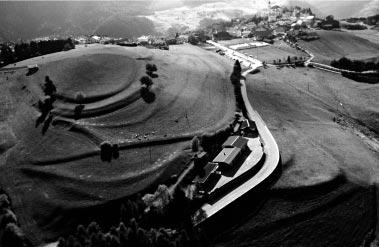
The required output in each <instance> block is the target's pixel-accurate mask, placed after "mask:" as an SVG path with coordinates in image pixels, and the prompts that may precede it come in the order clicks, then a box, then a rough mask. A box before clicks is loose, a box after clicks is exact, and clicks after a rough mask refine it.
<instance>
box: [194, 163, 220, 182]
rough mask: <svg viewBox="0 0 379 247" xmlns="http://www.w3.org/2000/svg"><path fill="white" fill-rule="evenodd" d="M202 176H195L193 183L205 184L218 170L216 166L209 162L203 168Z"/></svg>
mask: <svg viewBox="0 0 379 247" xmlns="http://www.w3.org/2000/svg"><path fill="white" fill-rule="evenodd" d="M203 169H204V176H197V177H195V179H194V180H193V182H194V183H201V184H203V183H205V182H206V181H207V180H208V178H209V177H210V176H211V175H212V174H213V173H214V172H215V171H216V170H217V169H218V164H216V163H212V162H209V163H208V164H206V165H205V166H204V168H203Z"/></svg>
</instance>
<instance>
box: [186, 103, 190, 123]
mask: <svg viewBox="0 0 379 247" xmlns="http://www.w3.org/2000/svg"><path fill="white" fill-rule="evenodd" d="M186 120H187V125H188V128H189V127H190V123H189V120H188V114H187V108H186Z"/></svg>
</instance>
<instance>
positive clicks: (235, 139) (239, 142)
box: [222, 136, 247, 152]
mask: <svg viewBox="0 0 379 247" xmlns="http://www.w3.org/2000/svg"><path fill="white" fill-rule="evenodd" d="M222 147H223V148H234V147H235V148H239V149H241V151H242V152H244V151H245V150H246V149H247V139H246V138H244V137H242V136H229V137H228V139H227V140H226V141H225V142H224V144H222Z"/></svg>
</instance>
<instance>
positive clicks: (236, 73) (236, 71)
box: [230, 60, 242, 85]
mask: <svg viewBox="0 0 379 247" xmlns="http://www.w3.org/2000/svg"><path fill="white" fill-rule="evenodd" d="M241 71H242V69H241V64H240V62H239V61H238V60H236V62H235V63H234V67H233V72H232V74H231V75H230V81H231V82H232V84H233V85H238V84H239V81H240V79H241Z"/></svg>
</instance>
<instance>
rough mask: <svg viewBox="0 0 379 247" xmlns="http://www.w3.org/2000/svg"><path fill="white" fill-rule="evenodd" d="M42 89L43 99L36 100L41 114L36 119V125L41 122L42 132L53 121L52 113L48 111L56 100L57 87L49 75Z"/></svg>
mask: <svg viewBox="0 0 379 247" xmlns="http://www.w3.org/2000/svg"><path fill="white" fill-rule="evenodd" d="M42 89H43V92H44V94H45V96H46V97H45V99H44V100H43V101H41V100H39V101H38V108H39V110H40V111H41V115H40V116H39V117H38V118H37V120H36V127H37V126H38V125H40V124H41V123H43V127H42V133H43V134H44V133H45V132H46V131H47V129H48V128H49V126H50V123H51V122H52V121H53V115H51V114H50V112H51V110H52V109H53V108H54V107H53V104H54V102H55V100H56V92H57V88H56V87H55V85H54V83H53V81H52V80H51V79H50V78H49V76H46V77H45V84H44V85H43V88H42Z"/></svg>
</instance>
